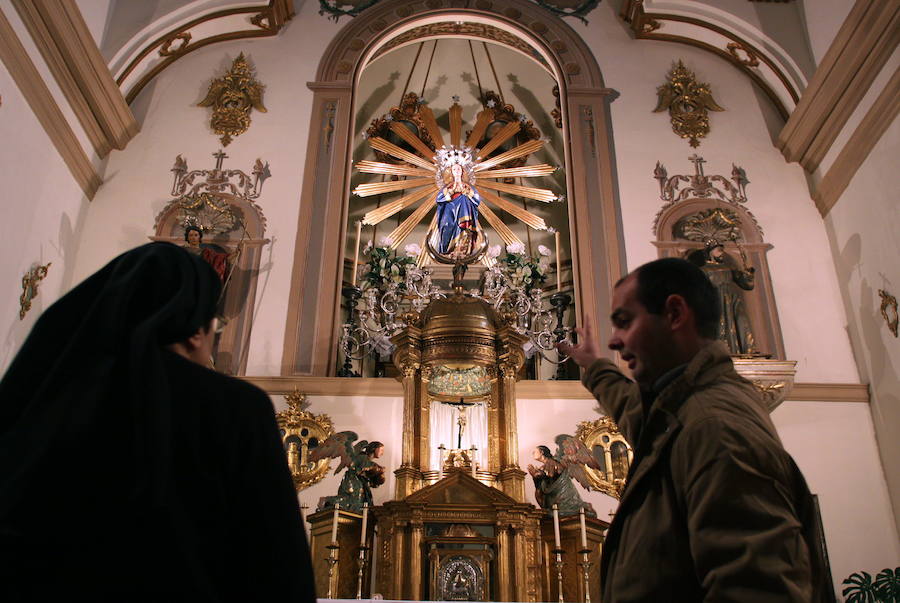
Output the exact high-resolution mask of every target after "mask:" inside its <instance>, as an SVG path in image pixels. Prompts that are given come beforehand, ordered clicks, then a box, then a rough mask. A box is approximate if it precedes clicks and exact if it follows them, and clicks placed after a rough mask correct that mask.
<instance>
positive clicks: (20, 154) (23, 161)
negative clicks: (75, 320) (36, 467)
mask: <svg viewBox="0 0 900 603" xmlns="http://www.w3.org/2000/svg"><path fill="white" fill-rule="evenodd" d="M4 12H5V11H4ZM0 90H2V91H3V105H2V106H0V140H2V141H4V144H0V166H2V169H3V173H4V185H3V195H2V200H3V204H2V205H3V207H2V210H0V211H2V219H0V258H3V260H2V261H0V282H2V283H4V287H3V288H2V293H0V336H2V341H0V374H2V373H3V372H4V371H5V370H6V367H7V366H8V365H9V363H10V362H11V361H12V358H13V356H14V355H15V353H16V352H17V351H18V349H19V347H20V346H21V345H22V342H23V341H24V340H25V337H26V335H27V334H28V331H29V330H30V329H31V327H32V326H33V325H34V321H35V320H36V319H37V317H38V316H39V315H40V313H41V312H42V311H43V310H44V309H45V308H46V307H47V306H49V305H50V304H51V303H52V302H54V301H55V300H56V299H57V298H58V297H59V296H60V295H61V293H63V292H64V291H66V290H68V288H69V287H68V283H69V282H70V280H71V273H72V269H73V263H74V256H75V251H76V249H77V245H78V239H79V235H80V224H81V222H82V213H83V212H84V210H85V209H86V207H87V203H88V201H87V199H86V198H85V197H84V195H83V194H82V192H81V189H80V188H79V186H78V184H76V182H75V180H74V179H73V178H72V175H71V173H70V172H69V168H68V167H67V166H66V164H65V163H63V160H62V158H61V157H60V156H59V153H57V151H56V148H55V147H54V146H53V143H52V142H51V141H50V139H49V138H48V137H47V134H46V133H45V132H44V129H43V127H42V126H41V124H40V123H39V122H38V120H37V118H36V117H35V116H34V114H33V113H32V112H31V108H30V107H29V106H28V103H27V102H26V100H25V98H24V97H23V96H22V94H21V93H20V92H19V89H18V88H17V87H16V84H15V82H14V81H13V79H12V77H10V75H9V72H7V70H6V67H5V66H4V65H3V64H2V63H0ZM47 262H52V263H53V264H52V266H50V269H49V272H48V273H47V278H46V279H44V281H43V282H42V283H41V284H40V287H39V293H38V297H37V298H36V299H35V300H34V301H33V302H32V306H31V310H30V311H29V313H28V314H26V316H25V319H24V320H19V296H20V295H21V293H22V287H21V282H22V276H23V275H24V274H25V272H26V271H27V270H28V269H30V268H31V267H32V266H33V265H35V264H41V265H43V264H46V263H47Z"/></svg>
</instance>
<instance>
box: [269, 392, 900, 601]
mask: <svg viewBox="0 0 900 603" xmlns="http://www.w3.org/2000/svg"><path fill="white" fill-rule="evenodd" d="M309 401H310V403H311V404H310V408H309V410H310V411H311V412H314V413H316V414H318V413H323V412H324V413H326V414H328V415H329V416H330V417H331V418H332V419H333V421H334V427H335V430H336V431H344V430H352V431H356V432H357V433H358V434H359V436H360V438H364V439H368V440H373V439H377V440H379V441H382V442H384V443H385V445H386V446H385V455H384V457H382V459H381V460H380V461H379V462H380V463H381V464H382V465H384V466H385V468H386V470H387V471H386V476H387V482H386V483H385V484H384V485H383V486H381V487H380V488H377V489H376V490H374V492H373V494H374V499H375V503H376V504H382V503H384V502H385V501H388V500H391V499H392V498H393V496H394V483H395V478H394V474H393V471H394V470H395V469H397V467H399V466H400V459H401V452H402V451H401V441H402V433H401V424H402V419H403V403H402V400H401V399H400V398H362V397H348V398H335V397H326V396H311V397H310V398H309ZM275 404H276V409H278V410H280V409H282V408H284V407H285V405H284V402H283V399H282V398H281V397H280V396H277V397H275ZM595 407H596V403H595V402H594V401H593V400H525V399H520V400H518V402H517V413H518V427H519V429H518V437H519V465H520V466H521V467H522V469H523V470H524V469H525V468H526V467H527V465H528V464H529V463H533V462H534V461H532V459H531V453H532V451H533V450H534V448H535V446H537V445H540V444H543V445H547V446H550V447H551V450H554V451H555V446H554V443H553V440H554V438H555V437H556V435H557V434H561V433H568V434H573V433H574V432H575V429H576V426H577V424H578V423H579V422H581V421H593V420H594V419H596V418H597V417H598V416H599V415H598V414H597V412H596V411H595V410H594V409H595ZM772 418H773V420H774V422H775V426H776V428H777V429H778V432H779V435H780V436H781V438H782V441H783V442H784V445H785V448H786V449H787V450H788V452H790V453H791V455H793V457H794V459H795V460H796V461H797V464H798V465H799V466H800V469H801V470H802V471H803V473H804V475H805V476H806V479H807V482H808V483H809V487H810V490H811V491H812V492H813V493H814V494H817V495H818V497H819V505H820V508H821V513H822V521H823V524H824V526H825V538H826V542H827V546H828V553H829V557H830V562H831V568H832V577H833V579H834V584H835V588H836V589H837V590H840V582H841V580H843V579H844V578H846V577H847V576H848V575H849V574H850V573H852V572H855V571H858V570H860V569H868V570H874V569H877V570H880V569H882V568H883V567H895V566H896V565H897V564H898V563H900V545H898V541H897V539H896V538H894V537H893V534H894V532H893V527H894V522H893V518H892V517H891V511H890V503H889V501H888V495H887V488H886V485H885V481H884V477H883V474H882V473H881V470H880V461H879V457H878V451H877V450H876V448H875V443H874V440H873V433H872V421H871V418H870V415H869V410H868V407H867V406H866V405H865V404H859V403H835V402H812V401H810V402H793V401H792V402H785V403H783V404H782V405H781V406H780V407H779V408H778V409H776V410H775V412H774V413H773V415H772ZM336 466H337V465H336V464H335V463H332V467H336ZM341 478H342V475H341V474H339V475H337V476H334V475H329V476H328V477H326V478H325V479H323V480H322V481H321V482H319V483H318V484H316V485H314V486H312V487H310V488H308V489H306V490H303V491H301V492H300V493H299V498H300V501H301V503H303V504H306V505H308V506H309V507H310V510H314V509H315V507H316V504H317V502H318V500H319V498H320V497H322V496H330V495H333V494H335V493H336V492H337V488H338V486H339V485H340V481H341ZM576 487H577V488H578V489H579V491H580V492H581V494H582V497H583V498H584V500H586V501H588V502H590V503H591V504H592V505H593V506H594V509H595V510H596V511H597V514H598V517H599V518H600V519H602V520H604V521H610V520H611V517H610V513H614V512H615V510H616V507H617V506H618V501H617V500H616V499H615V498H612V497H610V496H607V495H605V494H602V493H600V492H586V491H585V490H583V489H582V488H581V487H580V486H578V485H577V484H576ZM525 498H526V501H527V502H530V503H532V504H536V502H535V498H534V484H533V482H532V480H531V478H530V477H528V476H526V479H525Z"/></svg>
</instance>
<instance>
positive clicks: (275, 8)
mask: <svg viewBox="0 0 900 603" xmlns="http://www.w3.org/2000/svg"><path fill="white" fill-rule="evenodd" d="M293 16H294V2H293V0H269V2H268V3H267V4H258V5H251V6H242V7H237V8H228V9H222V10H215V11H212V12H210V13H208V14H205V15H202V16H200V17H197V18H194V19H192V20H189V21H186V22H183V23H179V24H177V25H174V26H172V27H170V28H168V29H166V30H164V31H161V32H155V33H150V34H148V32H146V31H144V32H141V33H139V34H138V35H137V36H135V38H141V37H144V36H146V35H154V36H155V37H154V38H153V40H152V41H151V42H149V43H147V44H141V45H139V46H135V45H132V44H131V43H130V42H129V44H126V47H129V46H131V47H132V48H133V49H132V50H131V51H130V53H129V54H128V56H125V57H124V58H122V59H121V60H120V59H119V57H118V56H117V57H116V58H114V59H113V64H124V65H125V66H124V67H123V68H122V69H120V70H118V69H117V70H116V83H117V84H118V86H119V88H120V89H121V90H122V92H123V94H124V95H125V100H126V101H127V102H128V104H131V103H132V102H133V101H134V99H135V98H137V95H138V94H140V92H141V90H143V89H144V86H146V85H147V84H149V83H150V81H151V80H152V79H153V78H155V77H156V76H157V75H159V74H160V73H162V71H163V70H165V69H166V68H167V67H168V66H169V65H171V64H172V63H174V62H175V61H177V60H178V59H180V58H181V57H183V56H185V55H187V54H189V53H191V52H193V51H195V50H197V49H198V48H202V47H204V46H208V45H209V44H215V43H216V42H225V41H229V40H241V39H245V38H263V37H269V36H274V35H277V34H278V32H279V31H281V29H282V28H283V27H284V25H285V23H287V22H288V21H290V20H291V19H292V18H293ZM213 32H215V33H213ZM114 69H115V68H114Z"/></svg>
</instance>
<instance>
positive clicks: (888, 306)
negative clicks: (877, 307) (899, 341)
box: [878, 289, 900, 337]
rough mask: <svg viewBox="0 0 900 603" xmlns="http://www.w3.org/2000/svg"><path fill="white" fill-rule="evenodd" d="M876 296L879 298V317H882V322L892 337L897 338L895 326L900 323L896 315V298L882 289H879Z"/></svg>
mask: <svg viewBox="0 0 900 603" xmlns="http://www.w3.org/2000/svg"><path fill="white" fill-rule="evenodd" d="M878 295H880V296H881V316H883V317H884V322H886V323H887V326H888V329H890V330H891V333H893V334H894V337H897V324H898V322H900V316H898V314H897V298H896V297H894V296H893V295H891V294H890V293H888V292H887V291H885V290H884V289H879V290H878Z"/></svg>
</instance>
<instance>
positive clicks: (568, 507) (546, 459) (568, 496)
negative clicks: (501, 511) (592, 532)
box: [528, 433, 601, 517]
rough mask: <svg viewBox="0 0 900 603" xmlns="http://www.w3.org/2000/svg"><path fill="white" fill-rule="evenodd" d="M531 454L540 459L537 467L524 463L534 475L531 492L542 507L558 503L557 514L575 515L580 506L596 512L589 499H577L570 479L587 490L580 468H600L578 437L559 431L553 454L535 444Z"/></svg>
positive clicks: (586, 511)
mask: <svg viewBox="0 0 900 603" xmlns="http://www.w3.org/2000/svg"><path fill="white" fill-rule="evenodd" d="M532 458H534V460H536V461H538V462H539V463H542V466H541V467H540V468H538V467H535V466H534V465H528V473H530V474H531V477H532V479H534V496H535V498H536V499H537V503H538V505H540V507H541V508H542V509H551V508H553V505H558V507H559V514H560V515H577V514H578V512H579V511H580V510H581V509H582V508H584V512H585V513H586V514H587V515H591V516H592V517H596V516H597V513H596V511H594V507H592V506H591V503H586V502H584V501H583V500H581V495H580V494H579V493H578V489H577V488H575V484H573V483H572V478H575V479H577V480H578V483H580V484H581V485H582V486H584V488H585V489H588V490H589V489H590V481H589V480H588V477H587V474H586V473H585V471H584V468H585V467H590V468H592V469H600V468H601V467H600V465H599V463H597V459H595V458H594V457H593V455H591V451H590V450H588V449H587V447H586V446H585V445H584V443H582V441H581V440H579V439H577V438H574V437H572V436H570V435H568V434H564V433H563V434H560V435H558V436H556V455H551V454H550V449H549V448H548V447H546V446H538V447H537V448H535V449H534V454H533V457H532Z"/></svg>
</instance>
